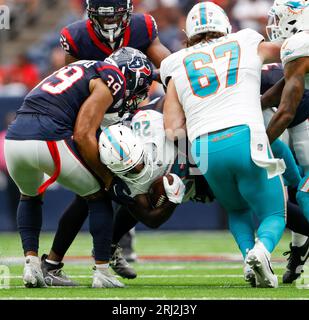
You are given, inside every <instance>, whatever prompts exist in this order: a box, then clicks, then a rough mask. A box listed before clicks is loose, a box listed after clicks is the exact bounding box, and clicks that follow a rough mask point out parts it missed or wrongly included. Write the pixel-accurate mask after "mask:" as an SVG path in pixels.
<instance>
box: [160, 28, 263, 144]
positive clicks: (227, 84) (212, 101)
mask: <svg viewBox="0 0 309 320" xmlns="http://www.w3.org/2000/svg"><path fill="white" fill-rule="evenodd" d="M263 39H264V38H263V36H262V35H260V34H259V33H257V32H255V31H253V30H251V29H245V30H242V31H240V32H237V33H234V34H230V35H228V36H226V37H222V38H220V39H218V40H214V41H212V42H209V43H200V44H199V45H196V46H194V47H191V48H188V49H184V50H181V51H179V52H177V53H175V54H173V55H171V56H170V57H168V58H167V59H165V60H164V61H163V62H162V65H161V69H160V72H161V74H162V81H163V83H166V78H167V77H169V76H171V77H172V78H173V80H174V82H175V85H176V89H177V93H178V96H179V101H180V102H181V104H182V105H183V108H184V112H185V115H186V119H187V130H188V136H189V139H190V141H191V142H192V141H193V140H194V139H196V138H197V137H199V136H202V135H204V134H206V133H209V132H213V131H217V130H220V129H224V128H228V127H232V126H236V125H241V124H247V123H250V122H251V121H253V120H254V121H257V122H259V123H263V117H262V111H261V107H260V94H259V92H260V79H261V68H262V61H261V58H260V57H259V56H258V45H259V44H260V43H261V41H263Z"/></svg>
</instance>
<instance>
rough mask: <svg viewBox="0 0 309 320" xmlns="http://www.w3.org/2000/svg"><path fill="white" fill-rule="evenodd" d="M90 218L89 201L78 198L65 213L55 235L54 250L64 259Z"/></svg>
mask: <svg viewBox="0 0 309 320" xmlns="http://www.w3.org/2000/svg"><path fill="white" fill-rule="evenodd" d="M87 217H88V204H87V201H86V200H85V199H83V198H81V197H79V196H76V197H75V199H74V200H73V202H72V203H71V204H70V205H69V207H68V208H67V209H66V210H65V212H64V213H63V215H62V217H61V219H60V221H59V224H58V229H57V232H56V234H55V238H54V242H53V246H52V250H53V251H54V252H55V253H56V254H57V255H58V256H60V257H64V255H65V254H66V252H67V250H68V249H69V248H70V246H71V244H72V242H73V241H74V239H75V237H76V235H77V234H78V232H79V231H80V229H81V228H82V226H83V224H84V222H85V220H86V219H87Z"/></svg>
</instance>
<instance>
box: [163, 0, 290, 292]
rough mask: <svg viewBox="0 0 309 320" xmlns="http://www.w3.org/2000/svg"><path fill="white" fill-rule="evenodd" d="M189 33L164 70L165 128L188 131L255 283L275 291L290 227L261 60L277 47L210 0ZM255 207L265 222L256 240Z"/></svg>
mask: <svg viewBox="0 0 309 320" xmlns="http://www.w3.org/2000/svg"><path fill="white" fill-rule="evenodd" d="M186 33H187V36H188V48H187V49H184V50H181V51H179V52H177V53H175V54H173V55H171V56H170V57H168V58H166V59H165V60H164V61H163V62H162V65H161V69H160V71H161V79H162V82H163V83H164V84H165V85H166V86H167V96H166V101H165V105H164V119H165V127H166V129H168V130H169V131H170V133H169V136H170V138H172V139H174V138H175V137H174V135H173V133H174V132H175V130H182V132H183V133H184V134H185V132H186V130H187V134H188V137H189V140H190V142H191V143H192V149H191V151H192V156H193V158H194V159H195V162H196V164H197V165H198V167H199V169H200V171H201V172H202V174H203V175H204V177H205V178H206V179H207V181H208V183H209V185H210V187H211V189H212V190H213V192H214V195H215V197H216V198H217V200H218V201H219V203H221V205H222V206H223V207H224V208H225V209H226V211H227V212H228V214H229V220H230V221H231V220H235V224H234V225H236V226H237V229H238V230H237V232H235V230H233V229H232V230H231V231H232V233H233V235H234V237H235V238H236V240H237V242H238V243H240V244H241V248H240V249H241V251H242V253H243V255H244V256H246V263H247V264H248V265H249V266H250V267H251V268H252V269H253V271H254V273H255V277H256V283H257V286H258V287H271V288H276V287H278V279H277V276H275V275H274V273H273V271H272V269H271V267H270V266H271V265H270V256H271V252H272V251H273V250H274V248H275V247H276V245H277V244H278V242H279V240H280V239H281V236H282V234H283V231H284V229H285V214H286V199H285V190H284V185H283V181H282V177H281V176H280V175H281V174H282V173H283V172H284V171H285V163H284V161H283V160H281V159H273V158H270V156H269V154H268V152H269V148H268V145H269V142H268V138H267V135H266V130H265V126H264V121H263V115H262V109H261V104H260V78H261V69H262V63H263V62H278V61H279V60H280V55H279V53H280V47H279V46H277V45H274V44H271V43H266V42H264V38H263V36H262V35H260V34H258V33H257V32H255V31H253V30H251V29H245V30H241V31H239V32H237V33H231V25H230V23H229V19H228V17H227V15H226V13H225V12H224V11H223V10H222V9H221V8H220V7H218V6H216V5H215V4H213V3H210V2H202V3H199V4H197V5H196V6H194V7H193V9H192V10H191V11H190V13H189V15H188V17H187V25H186ZM251 212H254V213H255V214H256V215H257V216H258V218H259V220H260V225H259V227H258V230H257V240H256V241H255V233H254V230H253V229H252V227H251V226H252V224H251V221H249V220H250V219H251ZM236 221H237V223H236ZM238 235H241V236H242V239H237V236H238Z"/></svg>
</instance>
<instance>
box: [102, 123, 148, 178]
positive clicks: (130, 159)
mask: <svg viewBox="0 0 309 320" xmlns="http://www.w3.org/2000/svg"><path fill="white" fill-rule="evenodd" d="M99 152H100V159H101V162H102V163H103V164H105V165H106V166H107V167H108V168H109V169H110V170H111V171H112V172H114V173H115V174H116V175H117V176H119V177H120V178H121V179H123V180H125V181H128V182H133V183H140V181H142V183H146V182H148V181H150V179H151V178H152V176H153V162H152V161H151V158H150V157H149V156H148V154H147V153H145V150H144V146H143V143H142V141H141V140H140V138H139V137H138V136H135V135H134V133H133V132H132V130H131V129H130V128H129V127H126V126H124V125H121V124H117V125H113V126H110V127H107V128H105V129H104V130H103V131H102V133H101V135H100V139H99ZM142 163H144V168H143V170H142V171H141V172H140V173H132V172H131V171H132V170H133V169H134V168H135V167H136V166H137V165H138V164H142Z"/></svg>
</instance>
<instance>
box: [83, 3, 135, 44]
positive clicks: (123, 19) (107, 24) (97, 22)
mask: <svg viewBox="0 0 309 320" xmlns="http://www.w3.org/2000/svg"><path fill="white" fill-rule="evenodd" d="M132 11H133V7H132V6H131V7H129V8H123V7H100V8H99V9H98V10H92V9H88V16H89V19H90V20H91V21H92V22H93V25H94V28H95V30H96V32H97V34H98V35H99V36H100V37H102V38H104V39H105V40H107V41H108V42H109V43H114V42H116V41H117V39H119V38H121V37H122V36H123V34H124V32H125V30H126V28H127V27H128V26H129V24H130V21H131V15H132Z"/></svg>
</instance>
